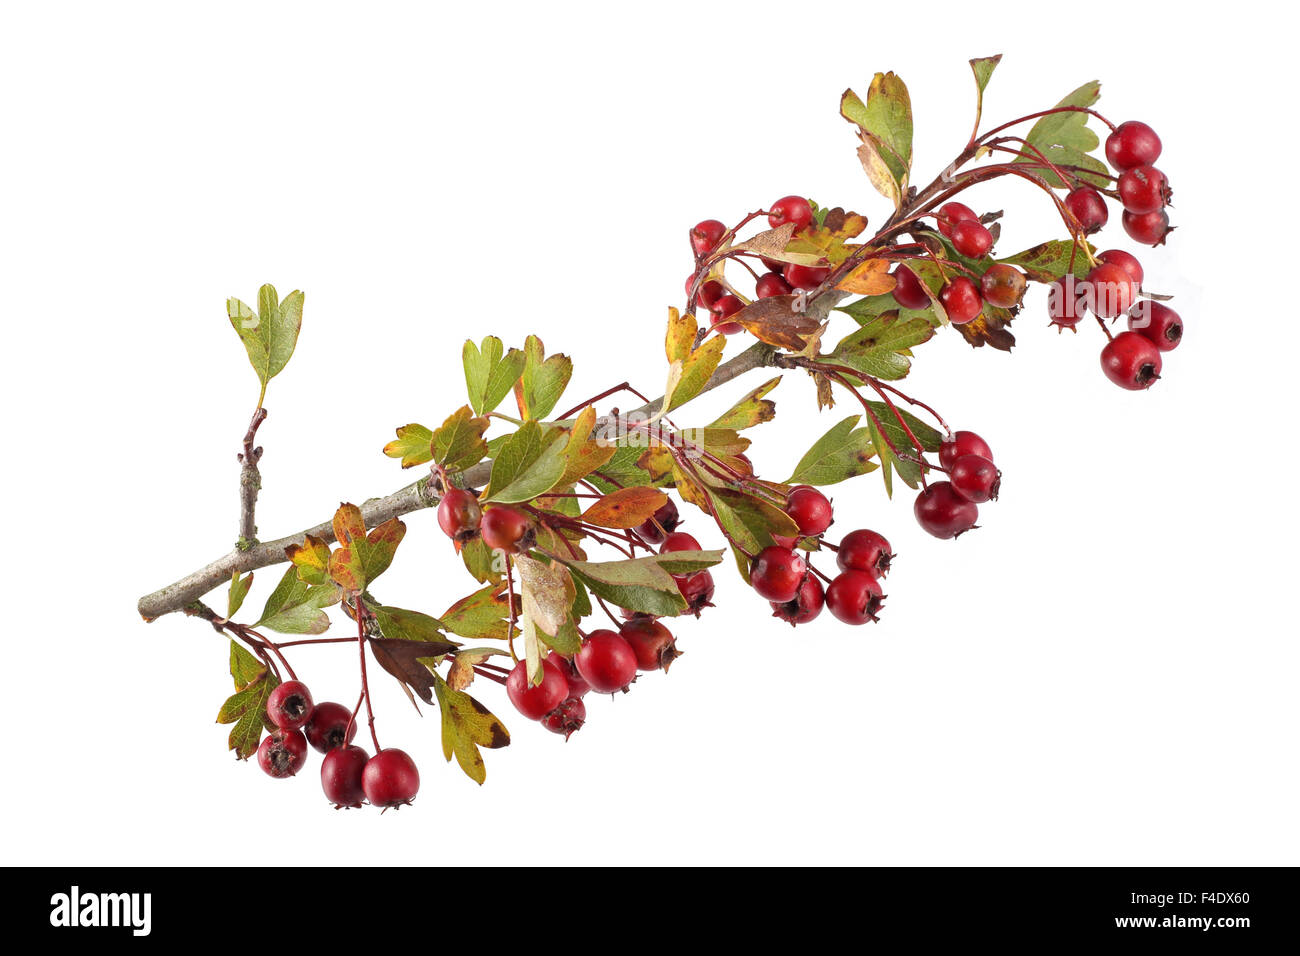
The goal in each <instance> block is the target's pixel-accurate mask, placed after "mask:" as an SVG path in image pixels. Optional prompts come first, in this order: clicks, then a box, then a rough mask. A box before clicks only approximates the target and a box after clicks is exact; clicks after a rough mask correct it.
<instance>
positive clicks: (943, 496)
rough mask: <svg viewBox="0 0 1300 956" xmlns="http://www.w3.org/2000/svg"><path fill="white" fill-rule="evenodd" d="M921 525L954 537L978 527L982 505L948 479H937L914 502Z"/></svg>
mask: <svg viewBox="0 0 1300 956" xmlns="http://www.w3.org/2000/svg"><path fill="white" fill-rule="evenodd" d="M913 511H914V512H915V513H916V520H917V521H918V522H919V523H920V525H921V527H922V528H924V529H925V530H926V531H928V532H930V534H932V535H934V536H935V537H936V538H955V537H957V536H958V535H961V534H965V533H966V532H967V531H969V530H970V529H971V528H973V527H975V522H976V521H978V520H979V516H980V509H979V507H978V506H977V505H976V504H975V502H973V501H970V500H968V499H966V498H963V497H962V496H961V495H959V494H958V493H957V491H956V489H955V488H953V486H952V485H951V484H950V483H949V482H946V481H936V482H932V483H931V484H930V487H928V488H926V489H925V490H923V491H922V492H921V493H920V494H919V495H917V496H916V504H915V505H914V506H913Z"/></svg>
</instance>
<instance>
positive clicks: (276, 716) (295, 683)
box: [266, 680, 312, 730]
mask: <svg viewBox="0 0 1300 956" xmlns="http://www.w3.org/2000/svg"><path fill="white" fill-rule="evenodd" d="M311 711H312V702H311V691H309V690H308V689H307V685H306V684H304V683H303V682H302V681H299V680H287V681H285V682H284V683H283V684H280V685H279V686H278V687H276V688H275V690H273V691H271V696H270V697H268V698H267V699H266V716H267V717H269V718H271V723H273V724H275V726H277V727H279V728H280V729H281V730H298V729H299V728H301V727H302V726H303V725H305V724H306V723H307V721H309V720H311Z"/></svg>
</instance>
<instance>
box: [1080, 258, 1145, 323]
mask: <svg viewBox="0 0 1300 956" xmlns="http://www.w3.org/2000/svg"><path fill="white" fill-rule="evenodd" d="M1088 293H1089V296H1090V298H1091V303H1090V304H1091V305H1092V311H1093V312H1095V313H1097V315H1099V316H1101V317H1102V318H1103V319H1113V318H1115V317H1116V316H1120V315H1123V314H1124V313H1125V312H1127V311H1128V310H1129V309H1131V308H1132V307H1133V303H1134V301H1135V300H1136V299H1137V283H1135V282H1134V281H1133V277H1132V276H1131V275H1129V273H1128V270H1126V269H1125V268H1124V267H1123V266H1117V265H1111V264H1109V263H1106V262H1103V263H1102V264H1101V265H1099V266H1097V267H1096V268H1094V269H1093V270H1092V271H1091V272H1089V273H1088Z"/></svg>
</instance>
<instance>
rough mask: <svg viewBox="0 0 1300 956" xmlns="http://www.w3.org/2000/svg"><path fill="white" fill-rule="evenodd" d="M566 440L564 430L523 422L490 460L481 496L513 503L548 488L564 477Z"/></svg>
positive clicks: (485, 499)
mask: <svg viewBox="0 0 1300 956" xmlns="http://www.w3.org/2000/svg"><path fill="white" fill-rule="evenodd" d="M568 444H569V436H568V434H567V433H565V432H563V431H560V430H558V429H546V430H543V428H542V426H541V425H539V424H538V423H537V422H535V421H526V422H524V423H523V424H522V425H521V426H519V430H518V431H516V432H514V433H513V434H512V435H510V437H509V440H508V441H506V442H505V443H504V444H503V445H502V446H501V450H500V451H499V452H498V453H497V457H496V458H495V460H493V462H492V478H491V480H490V481H489V482H488V486H487V488H486V489H485V491H484V492H483V500H484V501H485V502H487V501H495V502H500V503H502V504H517V503H519V502H523V501H531V500H532V499H533V498H536V497H537V496H538V495H540V494H544V493H545V492H547V491H550V490H551V489H552V488H553V487H555V483H556V482H557V481H559V480H560V479H561V478H562V477H564V470H565V465H566V464H567V459H566V457H565V448H566V446H567V445H568Z"/></svg>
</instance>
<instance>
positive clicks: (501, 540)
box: [479, 505, 534, 554]
mask: <svg viewBox="0 0 1300 956" xmlns="http://www.w3.org/2000/svg"><path fill="white" fill-rule="evenodd" d="M479 532H480V533H481V534H482V535H483V543H484V544H486V545H487V546H488V547H489V548H491V549H492V550H493V551H504V552H505V553H506V554H518V553H519V552H520V551H526V550H528V548H529V547H530V546H531V544H532V540H533V536H534V532H533V523H532V522H531V521H529V520H528V516H527V515H526V514H524V513H523V512H522V511H520V510H518V509H517V508H511V507H510V506H508V505H493V506H491V507H490V508H487V509H485V510H484V512H483V519H482V521H480V522H479Z"/></svg>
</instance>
